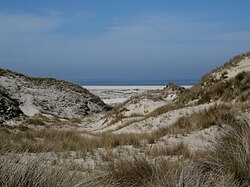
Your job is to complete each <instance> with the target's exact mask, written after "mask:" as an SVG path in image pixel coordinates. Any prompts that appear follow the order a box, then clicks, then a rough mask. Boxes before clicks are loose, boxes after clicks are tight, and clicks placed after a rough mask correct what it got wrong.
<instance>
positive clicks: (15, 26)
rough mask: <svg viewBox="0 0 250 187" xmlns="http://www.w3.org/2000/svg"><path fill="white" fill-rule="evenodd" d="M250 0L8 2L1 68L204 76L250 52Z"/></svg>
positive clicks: (0, 11) (78, 75) (1, 26)
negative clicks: (236, 57)
mask: <svg viewBox="0 0 250 187" xmlns="http://www.w3.org/2000/svg"><path fill="white" fill-rule="evenodd" d="M249 7H250V1H249V0H239V1H236V0H219V1H218V0H203V1H201V0H189V1H186V0H175V1H173V0H67V1H66V0H36V1H34V0H23V1H20V0H0V66H1V67H4V68H8V69H12V70H15V71H19V72H22V73H25V74H28V75H32V76H42V77H56V78H60V79H69V80H72V79H83V80H84V79H88V80H158V79H166V80H169V79H185V78H200V77H201V76H202V75H203V74H204V73H206V72H207V71H209V70H211V69H213V68H215V67H217V66H220V65H222V64H223V63H224V62H226V61H227V60H229V58H231V57H233V56H234V55H236V54H239V53H242V52H246V51H249V50H250V22H249V20H250V13H249Z"/></svg>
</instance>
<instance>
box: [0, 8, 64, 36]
mask: <svg viewBox="0 0 250 187" xmlns="http://www.w3.org/2000/svg"><path fill="white" fill-rule="evenodd" d="M62 24H63V20H62V19H60V18H54V17H49V16H36V15H31V14H24V13H19V14H8V13H0V33H1V34H5V35H10V34H11V33H19V34H23V33H36V32H46V31H51V30H54V29H56V28H58V27H60V26H61V25H62Z"/></svg>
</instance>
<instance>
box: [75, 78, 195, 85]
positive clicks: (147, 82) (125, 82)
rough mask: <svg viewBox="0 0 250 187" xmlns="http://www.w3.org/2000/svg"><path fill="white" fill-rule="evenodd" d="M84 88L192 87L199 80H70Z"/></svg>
mask: <svg viewBox="0 0 250 187" xmlns="http://www.w3.org/2000/svg"><path fill="white" fill-rule="evenodd" d="M70 81H72V82H75V83H77V84H80V85H84V86H162V85H167V84H168V83H169V82H172V83H174V84H177V85H185V86H192V85H194V84H196V83H197V82H198V81H199V79H170V80H79V79H75V80H70Z"/></svg>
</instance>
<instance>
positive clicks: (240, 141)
mask: <svg viewBox="0 0 250 187" xmlns="http://www.w3.org/2000/svg"><path fill="white" fill-rule="evenodd" d="M249 125H250V124H249V122H248V121H246V120H243V121H242V120H241V121H239V122H235V123H234V124H233V125H231V126H230V128H229V129H227V130H226V131H224V133H223V134H222V136H221V137H220V138H218V139H217V141H216V143H215V144H213V146H212V147H210V148H208V150H207V153H206V154H204V155H203V156H202V157H201V158H199V159H198V160H196V161H193V163H192V164H190V167H188V168H187V171H184V176H185V178H184V181H185V183H186V184H188V185H187V186H249V185H250V151H249V150H250V126H249ZM185 172H186V173H185Z"/></svg>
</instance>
